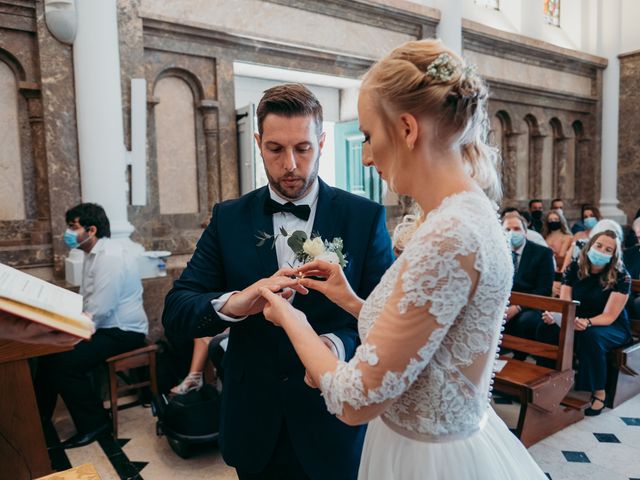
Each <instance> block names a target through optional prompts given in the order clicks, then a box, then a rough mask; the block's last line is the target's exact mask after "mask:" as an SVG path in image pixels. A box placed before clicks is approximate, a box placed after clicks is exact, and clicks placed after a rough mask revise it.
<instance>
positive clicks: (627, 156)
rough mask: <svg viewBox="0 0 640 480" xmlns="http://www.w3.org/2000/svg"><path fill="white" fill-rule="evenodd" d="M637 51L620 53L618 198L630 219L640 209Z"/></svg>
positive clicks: (639, 57)
mask: <svg viewBox="0 0 640 480" xmlns="http://www.w3.org/2000/svg"><path fill="white" fill-rule="evenodd" d="M638 132H640V50H637V51H634V52H630V53H628V54H625V55H621V56H620V128H619V134H618V139H619V140H618V142H619V143H618V162H619V163H618V197H619V200H620V203H621V207H622V209H623V210H624V212H625V213H626V214H627V216H628V217H629V218H634V216H635V214H636V211H637V210H638V208H640V205H639V202H638V198H640V142H638Z"/></svg>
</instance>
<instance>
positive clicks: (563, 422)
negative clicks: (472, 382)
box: [494, 292, 589, 447]
mask: <svg viewBox="0 0 640 480" xmlns="http://www.w3.org/2000/svg"><path fill="white" fill-rule="evenodd" d="M511 304H512V305H520V306H521V307H525V308H533V309H536V310H541V311H545V310H547V311H550V312H559V313H561V314H562V326H561V328H560V339H559V345H551V344H548V343H541V342H536V341H534V340H527V339H524V338H519V337H515V336H513V335H504V337H503V339H502V347H504V348H508V349H511V350H517V351H521V352H526V353H528V354H530V355H533V356H535V357H541V358H546V359H550V360H554V361H555V367H554V368H547V367H543V366H540V365H535V364H533V363H530V362H526V361H520V360H514V359H513V358H510V357H507V356H501V357H500V358H501V359H502V360H505V361H506V362H507V363H506V365H504V367H503V368H502V370H500V372H498V373H496V377H495V384H494V390H496V391H498V392H502V393H505V394H507V395H511V396H514V397H517V398H518V399H519V401H520V404H521V407H520V416H519V418H518V426H517V429H516V435H517V436H518V438H519V439H520V441H521V442H522V443H523V444H524V445H525V446H526V447H530V446H531V445H533V444H534V443H536V442H538V441H540V440H542V439H543V438H546V437H548V436H549V435H552V434H553V433H555V432H557V431H559V430H562V429H563V428H565V427H567V426H568V425H571V424H572V423H575V422H578V421H580V420H582V419H583V418H584V410H585V409H586V408H587V407H588V406H589V404H588V402H585V401H582V400H579V399H577V398H574V397H571V396H570V395H569V391H570V390H571V388H572V387H573V383H574V375H575V373H574V371H573V368H572V361H573V334H574V324H573V323H574V319H575V314H576V306H577V305H578V302H573V301H566V300H560V299H556V298H551V297H542V296H539V295H529V294H524V293H516V292H513V293H512V294H511Z"/></svg>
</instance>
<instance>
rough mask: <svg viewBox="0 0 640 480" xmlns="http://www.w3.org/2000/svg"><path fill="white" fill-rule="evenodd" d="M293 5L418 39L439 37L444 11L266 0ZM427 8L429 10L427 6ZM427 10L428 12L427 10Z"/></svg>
mask: <svg viewBox="0 0 640 480" xmlns="http://www.w3.org/2000/svg"><path fill="white" fill-rule="evenodd" d="M266 1H268V2H271V3H275V4H278V5H283V6H286V7H290V8H298V9H300V10H306V11H308V12H313V13H317V14H320V15H327V16H331V17H335V18H339V19H341V20H347V21H350V22H354V23H359V24H364V25H369V26H372V27H378V28H383V29H385V30H391V31H393V32H399V33H404V34H406V35H411V36H412V37H415V38H429V37H435V36H436V27H437V26H438V23H439V21H440V12H439V11H438V10H436V9H428V10H429V13H431V14H432V15H433V16H427V15H426V14H419V13H416V12H412V11H408V10H404V9H401V8H398V7H396V6H394V5H389V4H390V3H393V2H384V3H372V2H370V1H362V0H266ZM424 10H427V9H426V8H425V9H424ZM425 13H426V12H425Z"/></svg>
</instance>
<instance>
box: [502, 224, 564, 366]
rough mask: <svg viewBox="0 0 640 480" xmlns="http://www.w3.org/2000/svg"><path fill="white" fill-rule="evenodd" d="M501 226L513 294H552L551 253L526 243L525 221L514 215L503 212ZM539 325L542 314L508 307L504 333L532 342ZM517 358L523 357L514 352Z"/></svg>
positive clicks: (553, 271) (552, 268)
mask: <svg viewBox="0 0 640 480" xmlns="http://www.w3.org/2000/svg"><path fill="white" fill-rule="evenodd" d="M502 227H503V228H504V230H505V231H506V232H508V237H509V241H510V243H511V255H512V259H513V266H514V277H513V288H512V289H511V290H512V291H513V292H521V293H530V294H533V295H544V296H550V295H551V287H552V284H553V277H554V273H555V267H554V264H553V252H552V251H551V249H550V248H548V247H543V246H542V245H538V244H536V243H533V242H530V241H527V239H526V233H527V227H526V225H525V221H524V219H523V218H522V216H520V214H518V213H517V212H509V213H506V214H505V215H504V217H503V220H502ZM541 323H542V318H541V312H540V311H538V310H532V309H527V308H522V307H521V306H519V305H510V306H509V307H508V308H507V323H506V325H505V333H508V334H511V335H515V336H518V337H521V338H528V339H533V338H534V337H535V333H536V329H537V328H538V325H539V324H541ZM514 357H515V358H516V359H524V358H525V357H526V355H525V354H521V353H520V352H515V353H514Z"/></svg>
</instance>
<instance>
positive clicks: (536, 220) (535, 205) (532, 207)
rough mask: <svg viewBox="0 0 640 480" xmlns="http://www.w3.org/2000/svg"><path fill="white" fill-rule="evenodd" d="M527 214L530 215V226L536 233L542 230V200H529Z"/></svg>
mask: <svg viewBox="0 0 640 480" xmlns="http://www.w3.org/2000/svg"><path fill="white" fill-rule="evenodd" d="M529 214H530V215H531V225H530V228H531V229H533V230H535V231H536V232H538V233H540V232H542V217H543V216H544V207H543V206H542V200H540V199H539V198H534V199H532V200H529Z"/></svg>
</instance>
